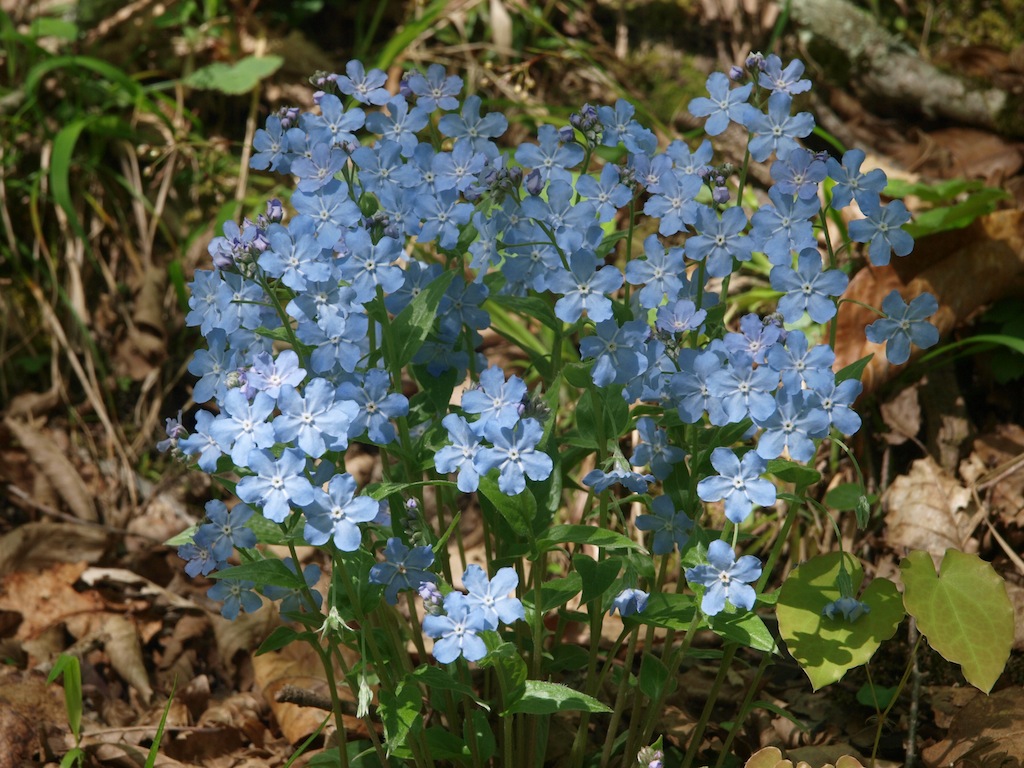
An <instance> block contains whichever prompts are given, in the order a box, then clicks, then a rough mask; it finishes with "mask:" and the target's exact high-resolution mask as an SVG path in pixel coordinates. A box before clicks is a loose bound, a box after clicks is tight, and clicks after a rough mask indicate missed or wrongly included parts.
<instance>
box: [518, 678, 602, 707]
mask: <svg viewBox="0 0 1024 768" xmlns="http://www.w3.org/2000/svg"><path fill="white" fill-rule="evenodd" d="M571 711H577V712H611V709H609V708H608V707H607V706H605V705H604V704H602V703H601V702H600V701H598V700H597V699H595V698H594V697H593V696H588V695H587V694H585V693H581V692H580V691H577V690H575V689H574V688H570V687H569V686H567V685H561V684H559V683H549V682H547V681H545V680H527V681H526V692H525V693H524V694H523V697H522V698H521V699H519V701H517V702H516V703H514V704H513V705H512V706H511V707H509V708H508V710H506V714H510V713H514V712H525V713H527V714H530V715H550V714H552V713H553V712H571Z"/></svg>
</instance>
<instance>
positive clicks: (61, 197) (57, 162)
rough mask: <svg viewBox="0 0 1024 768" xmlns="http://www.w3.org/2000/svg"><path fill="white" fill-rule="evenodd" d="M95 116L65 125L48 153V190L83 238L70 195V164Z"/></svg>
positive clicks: (82, 231)
mask: <svg viewBox="0 0 1024 768" xmlns="http://www.w3.org/2000/svg"><path fill="white" fill-rule="evenodd" d="M96 120H97V116H96V115H92V116H90V117H83V118H79V119H78V120H73V121H72V122H70V123H68V124H67V125H65V126H64V127H63V128H61V129H60V131H59V132H58V133H57V135H56V136H55V137H54V139H53V152H52V154H51V155H50V192H51V194H53V199H54V201H55V202H56V203H57V205H59V206H60V207H61V208H62V209H63V210H64V213H65V215H66V216H67V217H68V221H69V222H70V224H71V227H72V228H73V229H74V230H75V232H76V233H78V235H79V237H81V238H83V239H84V238H85V231H84V230H83V229H82V224H81V222H80V221H79V220H78V213H77V211H75V203H74V200H73V199H72V196H71V166H72V163H73V162H74V154H75V145H76V144H77V143H78V137H79V136H80V135H81V134H82V131H84V130H85V129H86V128H88V127H89V126H90V125H92V124H93V123H94V122H96Z"/></svg>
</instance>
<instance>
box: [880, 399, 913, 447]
mask: <svg viewBox="0 0 1024 768" xmlns="http://www.w3.org/2000/svg"><path fill="white" fill-rule="evenodd" d="M881 411H882V421H884V422H885V423H886V426H888V427H889V429H891V430H892V431H891V432H888V433H885V434H883V435H882V437H883V438H884V439H885V441H886V442H887V443H889V444H890V445H902V444H903V443H905V442H907V440H912V439H915V438H916V437H917V434H918V433H919V432H920V431H921V401H920V400H919V399H918V396H917V387H916V386H913V387H906V388H905V389H903V390H901V391H900V392H899V393H898V394H897V395H896V397H894V398H893V399H892V400H889V401H888V402H886V403H882V406H881Z"/></svg>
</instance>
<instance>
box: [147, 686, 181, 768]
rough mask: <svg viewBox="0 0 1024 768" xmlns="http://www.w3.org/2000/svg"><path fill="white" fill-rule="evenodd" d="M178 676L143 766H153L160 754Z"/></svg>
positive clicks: (151, 767) (148, 767)
mask: <svg viewBox="0 0 1024 768" xmlns="http://www.w3.org/2000/svg"><path fill="white" fill-rule="evenodd" d="M177 685H178V681H177V678H175V680H173V681H172V682H171V693H170V695H169V696H168V697H167V704H166V705H164V711H163V714H161V715H160V722H159V723H157V726H156V733H155V734H154V735H153V743H152V744H151V745H150V747H149V754H147V755H146V764H145V765H144V766H143V768H153V766H155V765H156V759H157V758H158V757H159V756H160V742H162V741H163V740H164V729H165V728H166V727H167V716H168V715H169V714H170V713H171V704H173V703H174V689H175V688H176V687H177Z"/></svg>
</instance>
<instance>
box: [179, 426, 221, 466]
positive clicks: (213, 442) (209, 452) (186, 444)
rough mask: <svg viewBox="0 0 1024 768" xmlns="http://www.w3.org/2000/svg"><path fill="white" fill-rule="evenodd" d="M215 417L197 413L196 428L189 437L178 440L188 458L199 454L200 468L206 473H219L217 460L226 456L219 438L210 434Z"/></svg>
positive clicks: (180, 447) (181, 449)
mask: <svg viewBox="0 0 1024 768" xmlns="http://www.w3.org/2000/svg"><path fill="white" fill-rule="evenodd" d="M214 421H215V417H214V415H213V414H212V413H210V412H209V411H199V412H197V413H196V428H195V430H193V432H192V434H191V435H189V436H188V437H183V438H181V439H180V440H178V449H179V450H180V451H181V452H182V453H183V454H185V455H186V456H193V455H195V454H197V453H198V454H199V461H198V464H199V468H200V469H201V470H203V471H204V472H216V471H217V459H219V458H220V457H221V456H223V455H224V451H222V450H221V447H220V443H219V442H217V438H215V437H214V436H213V435H211V434H210V431H211V429H212V428H213V424H214Z"/></svg>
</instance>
